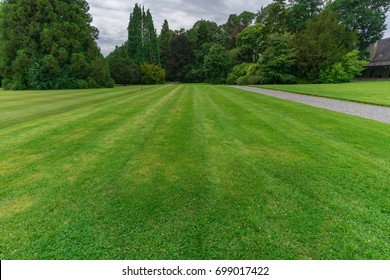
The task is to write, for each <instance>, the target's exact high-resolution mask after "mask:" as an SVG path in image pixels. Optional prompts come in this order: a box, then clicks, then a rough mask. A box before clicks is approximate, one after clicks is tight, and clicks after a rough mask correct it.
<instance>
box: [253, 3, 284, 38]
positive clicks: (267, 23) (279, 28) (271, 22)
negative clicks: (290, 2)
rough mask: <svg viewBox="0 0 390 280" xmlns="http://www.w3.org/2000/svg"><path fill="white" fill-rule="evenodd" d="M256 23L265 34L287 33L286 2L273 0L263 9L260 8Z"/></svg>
mask: <svg viewBox="0 0 390 280" xmlns="http://www.w3.org/2000/svg"><path fill="white" fill-rule="evenodd" d="M256 23H261V24H262V25H263V26H264V29H265V30H266V32H267V34H272V33H284V32H285V31H287V3H286V0H273V2H272V3H271V4H269V5H268V6H266V7H265V8H264V7H262V8H261V10H260V11H259V12H258V14H257V16H256Z"/></svg>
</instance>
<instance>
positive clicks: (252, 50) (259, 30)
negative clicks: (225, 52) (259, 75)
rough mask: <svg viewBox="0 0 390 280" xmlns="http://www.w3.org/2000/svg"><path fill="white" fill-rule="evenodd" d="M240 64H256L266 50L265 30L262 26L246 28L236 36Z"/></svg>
mask: <svg viewBox="0 0 390 280" xmlns="http://www.w3.org/2000/svg"><path fill="white" fill-rule="evenodd" d="M236 40H237V48H238V49H239V57H240V59H241V61H242V62H248V63H252V62H256V61H257V60H258V59H259V57H260V54H261V53H262V52H263V51H264V49H265V48H266V35H265V29H264V26H263V25H262V24H256V25H253V26H248V27H247V28H245V29H244V30H243V31H242V32H241V33H240V34H238V35H237V36H236Z"/></svg>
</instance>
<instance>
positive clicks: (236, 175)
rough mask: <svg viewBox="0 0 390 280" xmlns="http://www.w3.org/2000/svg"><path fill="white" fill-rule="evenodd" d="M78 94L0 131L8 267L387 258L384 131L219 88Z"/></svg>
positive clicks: (0, 231) (2, 239)
mask: <svg viewBox="0 0 390 280" xmlns="http://www.w3.org/2000/svg"><path fill="white" fill-rule="evenodd" d="M138 89H139V88H138ZM126 91H128V94H124V93H125V92H126ZM116 92H117V94H116ZM40 94H41V93H40ZM46 94H48V95H49V93H46ZM22 95H23V93H22ZM24 96H25V100H24V99H23V103H24V104H28V103H29V102H28V99H29V95H28V94H27V93H24ZM72 96H73V98H74V103H73V104H74V106H73V107H71V106H69V105H70V104H67V105H66V106H65V107H64V108H63V111H62V112H58V111H56V110H52V111H50V109H51V105H52V106H53V108H52V109H54V108H57V109H58V108H59V107H57V106H58V105H59V104H60V103H58V102H57V100H56V98H54V97H52V96H48V103H47V104H46V107H47V111H48V113H47V114H46V115H39V114H33V115H31V119H28V120H27V119H24V120H23V121H22V120H20V121H19V122H18V121H17V119H15V122H13V123H12V122H9V123H8V124H7V125H4V127H3V128H2V129H1V130H0V222H1V227H0V257H1V258H2V259H389V258H390V252H389V249H388V248H389V247H390V246H389V241H390V240H389V235H388V229H389V228H390V222H389V216H388V213H389V212H390V209H389V205H390V204H389V200H390V198H389V196H388V194H389V185H390V178H389V176H388V172H389V170H390V168H389V166H390V161H389V159H390V147H389V145H388V141H387V140H388V139H389V137H390V129H389V126H388V125H385V124H381V123H377V122H374V121H370V120H365V119H361V118H358V117H353V116H343V115H341V114H338V113H335V112H330V111H327V110H321V109H317V108H313V107H310V106H306V105H302V104H297V103H293V102H288V101H283V100H278V99H274V98H270V97H267V96H262V95H258V94H254V93H243V92H242V91H240V90H236V89H233V88H229V87H225V86H208V85H174V86H169V87H153V88H149V89H146V90H145V91H143V92H141V91H139V90H137V89H135V88H133V87H129V88H123V87H122V88H117V89H115V90H113V91H112V92H111V93H109V94H108V95H107V96H106V97H107V98H106V99H101V98H102V95H101V94H100V93H97V94H96V97H95V98H96V100H95V101H97V100H99V102H92V101H94V95H89V96H90V98H91V99H90V101H91V103H85V92H84V91H80V96H78V92H77V91H76V92H74V93H73V94H72ZM110 97H112V98H110ZM88 98H89V97H88ZM21 100H22V99H21ZM4 102H6V101H4ZM21 102H22V101H21ZM82 104H83V105H82ZM24 106H27V105H24ZM37 106H40V105H37ZM4 108H8V109H7V110H6V111H4V110H0V118H1V116H2V114H3V113H6V114H10V115H12V112H13V110H15V108H11V107H7V106H4ZM33 108H34V107H33ZM33 108H31V109H32V110H33V111H34V109H33ZM35 110H37V109H35ZM35 112H37V111H35ZM49 112H50V113H49ZM341 116H343V117H341Z"/></svg>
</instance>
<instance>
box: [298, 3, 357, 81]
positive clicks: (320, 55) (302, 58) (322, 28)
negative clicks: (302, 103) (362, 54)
mask: <svg viewBox="0 0 390 280" xmlns="http://www.w3.org/2000/svg"><path fill="white" fill-rule="evenodd" d="M356 40H357V38H356V34H355V33H354V32H350V31H348V30H347V29H346V27H345V25H343V24H340V20H339V19H338V17H337V15H336V14H335V13H334V12H333V11H331V10H330V9H326V10H324V11H323V12H322V13H320V14H319V15H318V16H316V17H314V18H313V19H310V20H308V21H307V26H306V29H305V30H303V31H301V32H299V33H298V34H296V35H295V38H294V48H295V49H296V50H297V65H298V69H299V73H297V74H299V75H300V77H301V78H307V79H309V80H310V81H315V80H317V79H318V77H319V74H320V71H321V70H323V69H326V68H327V67H329V66H331V65H333V64H334V63H336V62H338V61H340V60H341V58H342V57H343V56H344V55H345V54H347V53H348V52H350V51H352V50H353V49H354V45H355V43H356Z"/></svg>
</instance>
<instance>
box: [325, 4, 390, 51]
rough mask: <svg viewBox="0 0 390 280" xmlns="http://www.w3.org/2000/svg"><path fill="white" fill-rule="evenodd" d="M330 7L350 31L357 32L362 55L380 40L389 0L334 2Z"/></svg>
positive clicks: (389, 7)
mask: <svg viewBox="0 0 390 280" xmlns="http://www.w3.org/2000/svg"><path fill="white" fill-rule="evenodd" d="M330 6H331V8H332V9H333V10H334V11H335V12H337V13H338V14H339V15H340V18H341V19H342V20H343V22H344V23H345V25H346V26H347V28H348V29H349V30H350V31H357V33H358V35H359V50H360V51H361V52H362V54H365V53H366V52H367V48H368V47H369V46H370V45H371V44H373V43H375V42H377V41H378V40H380V39H382V37H383V34H384V31H385V30H386V17H387V12H388V11H389V9H390V1H389V0H352V1H351V0H336V1H334V2H333V3H332V4H331V5H330Z"/></svg>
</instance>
